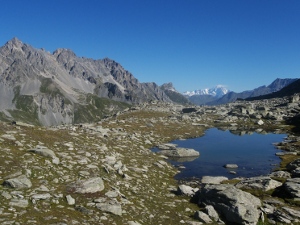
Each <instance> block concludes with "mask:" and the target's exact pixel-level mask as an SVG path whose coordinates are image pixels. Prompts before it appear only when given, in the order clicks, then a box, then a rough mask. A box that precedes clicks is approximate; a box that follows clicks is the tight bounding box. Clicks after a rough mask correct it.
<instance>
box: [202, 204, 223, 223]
mask: <svg viewBox="0 0 300 225" xmlns="http://www.w3.org/2000/svg"><path fill="white" fill-rule="evenodd" d="M204 212H205V213H206V214H207V215H208V216H209V217H210V218H212V219H213V220H214V221H218V220H219V219H220V217H219V214H218V213H217V211H216V210H215V208H214V207H213V206H212V205H207V206H205V209H204Z"/></svg>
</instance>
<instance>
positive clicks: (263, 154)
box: [152, 128, 287, 180]
mask: <svg viewBox="0 0 300 225" xmlns="http://www.w3.org/2000/svg"><path fill="white" fill-rule="evenodd" d="M286 136H287V135H286V134H275V133H263V132H260V133H257V132H234V131H228V130H225V131H224V130H219V129H217V128H211V129H208V130H207V131H206V132H205V135H204V136H201V137H198V138H194V139H187V140H176V141H173V142H171V143H172V144H176V145H177V147H183V148H192V149H194V150H196V151H198V152H199V153H200V156H199V157H196V158H184V157H183V158H169V159H168V161H169V162H170V163H171V164H172V165H174V166H175V167H178V168H179V170H180V173H178V174H177V175H176V176H175V178H176V179H178V180H190V179H201V178H202V176H225V177H228V178H229V179H232V178H235V177H254V176H260V175H267V174H269V173H271V172H272V171H273V170H274V169H276V167H278V166H279V164H280V161H281V160H280V158H279V157H278V156H276V155H275V154H276V153H277V152H281V150H279V149H277V148H276V146H275V145H274V143H278V142H281V141H283V139H284V138H285V137H286ZM152 150H153V151H154V152H159V149H158V148H154V149H152ZM226 164H236V165H238V168H236V169H227V168H225V167H224V165H226Z"/></svg>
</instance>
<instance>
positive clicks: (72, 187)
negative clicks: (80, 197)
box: [67, 177, 104, 194]
mask: <svg viewBox="0 0 300 225" xmlns="http://www.w3.org/2000/svg"><path fill="white" fill-rule="evenodd" d="M103 189H104V182H103V180H102V178H101V177H94V178H90V179H87V180H78V181H76V182H74V183H71V184H69V185H68V186H67V190H68V191H69V192H75V193H80V194H85V193H96V192H99V191H102V190H103Z"/></svg>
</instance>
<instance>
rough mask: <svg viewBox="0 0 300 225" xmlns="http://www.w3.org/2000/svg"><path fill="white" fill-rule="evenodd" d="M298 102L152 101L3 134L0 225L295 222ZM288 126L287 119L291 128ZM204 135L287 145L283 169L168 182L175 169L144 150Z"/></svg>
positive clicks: (298, 216)
mask: <svg viewBox="0 0 300 225" xmlns="http://www.w3.org/2000/svg"><path fill="white" fill-rule="evenodd" d="M299 111H300V108H299V98H297V97H294V98H293V99H273V100H268V101H257V102H250V103H249V102H237V103H232V104H229V105H224V106H218V107H195V108H194V107H191V108H183V107H182V106H178V105H173V104H170V103H168V104H167V103H164V104H163V103H158V102H152V103H149V104H144V105H139V106H136V107H133V108H131V109H128V110H126V111H124V112H122V113H118V114H116V115H114V116H112V117H109V118H106V119H103V120H102V121H100V122H99V123H97V124H81V125H61V126H57V127H48V128H47V127H35V126H31V125H28V124H24V123H20V122H17V123H16V124H8V123H2V124H1V127H0V152H1V154H0V158H1V159H0V162H1V163H0V184H2V185H1V186H0V201H1V205H0V223H1V224H60V225H63V224H129V225H138V224H195V225H196V224H203V223H214V224H217V223H219V224H222V223H226V224H232V223H237V224H257V223H260V224H275V223H278V224H285V223H293V224H297V223H298V222H299V220H300V213H299V212H300V208H299V206H300V201H299V199H300V178H298V177H300V160H299V159H298V158H299V156H298V155H299V154H300V153H299V151H300V148H299V145H300V138H299V137H298V136H297V133H294V130H295V126H293V125H286V124H285V121H287V120H288V119H292V118H295V116H297V115H298V114H299ZM292 121H293V120H292ZM210 127H218V128H220V129H229V130H230V131H231V132H233V133H237V134H243V133H245V132H254V131H255V132H277V133H287V134H288V138H287V139H286V140H285V141H284V142H282V143H278V144H277V145H278V148H281V149H284V150H286V151H284V152H283V153H282V154H281V155H280V157H282V159H283V160H282V164H281V168H278V170H277V171H276V172H274V173H272V174H270V175H267V176H263V177H255V178H248V179H243V178H240V179H235V180H227V179H224V178H216V177H214V178H211V177H206V178H205V179H203V180H202V182H201V181H190V182H184V183H182V182H180V183H178V182H177V181H175V180H174V178H173V177H174V175H175V174H176V173H178V172H179V171H178V170H177V169H176V168H174V167H173V166H171V165H169V164H168V163H166V161H165V159H166V156H164V155H161V154H156V153H153V152H151V151H150V148H152V147H154V146H157V145H160V144H165V143H168V142H170V141H171V140H175V139H184V138H191V137H197V136H201V135H203V134H204V131H205V130H206V129H208V128H210Z"/></svg>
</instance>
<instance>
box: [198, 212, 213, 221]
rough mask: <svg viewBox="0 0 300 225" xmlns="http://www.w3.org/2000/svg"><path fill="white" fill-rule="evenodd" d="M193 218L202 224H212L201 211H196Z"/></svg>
mask: <svg viewBox="0 0 300 225" xmlns="http://www.w3.org/2000/svg"><path fill="white" fill-rule="evenodd" d="M194 218H195V219H197V220H199V221H200V222H203V223H212V222H213V221H212V220H211V218H210V217H209V216H208V215H207V214H205V213H204V212H202V211H197V212H196V213H195V215H194Z"/></svg>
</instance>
